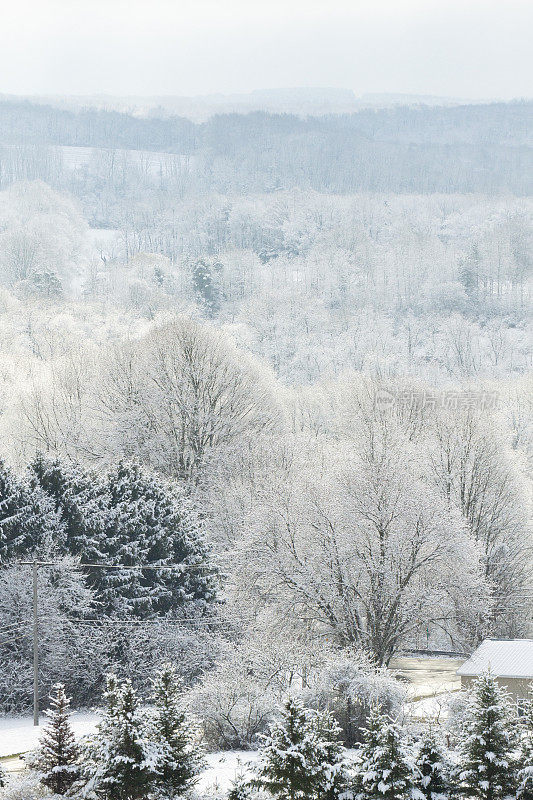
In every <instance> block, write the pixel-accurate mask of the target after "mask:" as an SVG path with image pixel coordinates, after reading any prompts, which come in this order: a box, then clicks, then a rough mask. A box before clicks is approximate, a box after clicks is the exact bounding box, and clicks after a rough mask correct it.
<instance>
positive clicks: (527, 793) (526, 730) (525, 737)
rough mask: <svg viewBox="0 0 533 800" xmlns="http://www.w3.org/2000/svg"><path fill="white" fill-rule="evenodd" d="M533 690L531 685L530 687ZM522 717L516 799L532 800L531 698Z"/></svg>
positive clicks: (532, 708) (532, 711)
mask: <svg viewBox="0 0 533 800" xmlns="http://www.w3.org/2000/svg"><path fill="white" fill-rule="evenodd" d="M531 689H532V690H533V686H532V687H531ZM524 712H525V713H524V716H523V718H522V730H521V737H520V753H519V757H518V763H519V765H520V768H519V770H518V776H517V777H518V789H517V793H516V796H517V798H518V800H533V700H528V702H527V703H526V706H525V709H524Z"/></svg>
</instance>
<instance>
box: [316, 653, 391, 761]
mask: <svg viewBox="0 0 533 800" xmlns="http://www.w3.org/2000/svg"><path fill="white" fill-rule="evenodd" d="M309 684H310V685H309V687H308V688H307V689H305V690H304V692H303V699H304V702H305V704H306V705H308V706H310V707H315V708H319V709H324V708H328V709H329V710H331V711H332V712H333V714H334V715H335V718H336V719H337V722H338V724H339V725H340V727H341V730H342V736H343V740H344V744H345V745H346V746H347V747H353V745H354V744H356V743H357V742H360V741H361V739H362V729H363V728H365V726H366V724H367V720H368V717H369V714H370V709H371V708H372V706H373V705H376V704H378V705H379V706H380V708H381V709H382V711H383V713H386V714H390V715H391V716H393V717H396V716H397V715H398V713H399V711H400V709H401V707H402V705H403V703H404V701H405V697H406V689H405V688H404V686H403V685H402V684H401V683H400V682H399V681H397V680H396V679H395V678H394V675H392V674H391V673H390V672H389V671H388V670H387V669H386V668H385V667H378V666H376V665H375V664H373V663H372V662H371V661H370V659H369V658H368V657H367V656H366V655H365V653H363V652H362V651H361V650H355V649H351V648H350V649H347V650H343V651H341V652H337V653H332V654H331V655H330V656H329V657H328V658H327V659H326V661H325V663H324V665H323V667H321V668H320V669H318V670H317V671H316V672H315V673H314V675H313V676H312V677H311V678H310V680H309Z"/></svg>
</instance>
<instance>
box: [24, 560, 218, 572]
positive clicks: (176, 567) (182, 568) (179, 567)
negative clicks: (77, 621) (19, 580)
mask: <svg viewBox="0 0 533 800" xmlns="http://www.w3.org/2000/svg"><path fill="white" fill-rule="evenodd" d="M36 563H37V566H38V567H54V566H65V563H64V562H63V561H37V562H36ZM33 564H34V562H33V561H18V562H17V565H18V566H24V567H32V566H33ZM204 566H205V567H210V568H211V570H214V567H213V565H212V564H208V563H207V562H201V563H199V564H91V563H89V564H85V563H83V564H82V563H79V564H74V566H73V567H72V568H73V569H88V568H90V569H121V570H141V571H144V570H156V571H157V572H159V571H161V570H166V571H172V572H186V571H188V570H191V569H199V568H201V567H204Z"/></svg>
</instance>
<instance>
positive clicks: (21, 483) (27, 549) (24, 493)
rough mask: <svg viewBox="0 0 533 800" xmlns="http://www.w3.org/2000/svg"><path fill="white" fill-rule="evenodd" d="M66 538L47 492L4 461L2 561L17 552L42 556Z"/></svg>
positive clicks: (0, 472) (0, 468) (0, 478)
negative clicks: (18, 473)
mask: <svg viewBox="0 0 533 800" xmlns="http://www.w3.org/2000/svg"><path fill="white" fill-rule="evenodd" d="M62 538H63V529H62V525H61V521H60V519H59V516H58V515H57V514H56V512H55V510H54V508H53V504H52V503H51V501H50V500H49V498H48V497H47V496H46V495H45V493H44V492H43V491H42V490H41V489H40V488H39V487H38V486H34V485H32V483H31V482H30V481H28V480H27V479H26V478H24V477H20V476H18V475H16V474H15V473H14V472H13V470H11V469H9V467H7V466H6V465H5V464H4V463H3V462H0V564H2V563H5V562H6V561H8V560H9V559H11V558H14V557H16V556H26V557H30V558H31V557H32V556H33V555H39V557H41V558H42V557H44V555H45V554H46V553H49V552H50V551H51V549H53V547H54V546H57V545H59V546H60V545H61V542H62Z"/></svg>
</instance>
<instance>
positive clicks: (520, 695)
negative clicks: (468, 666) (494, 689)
mask: <svg viewBox="0 0 533 800" xmlns="http://www.w3.org/2000/svg"><path fill="white" fill-rule="evenodd" d="M496 680H497V681H498V683H499V685H500V686H502V687H503V688H504V689H507V691H508V692H509V694H510V695H511V697H512V698H513V700H524V699H528V700H533V676H532V677H531V678H498V676H496ZM475 681H476V678H471V677H470V676H466V675H461V689H471V688H472V686H473V684H474V683H475Z"/></svg>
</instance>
